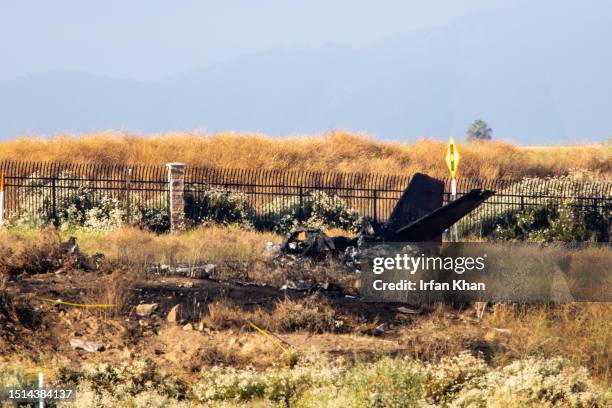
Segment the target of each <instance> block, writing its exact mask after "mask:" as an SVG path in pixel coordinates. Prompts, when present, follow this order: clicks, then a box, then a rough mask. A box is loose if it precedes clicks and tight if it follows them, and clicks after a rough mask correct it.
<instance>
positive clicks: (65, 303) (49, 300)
mask: <svg viewBox="0 0 612 408" xmlns="http://www.w3.org/2000/svg"><path fill="white" fill-rule="evenodd" d="M36 299H38V300H44V301H45V302H50V303H55V304H58V305H64V306H74V307H119V305H113V304H105V303H71V302H63V301H61V300H54V299H49V298H44V297H37V298H36Z"/></svg>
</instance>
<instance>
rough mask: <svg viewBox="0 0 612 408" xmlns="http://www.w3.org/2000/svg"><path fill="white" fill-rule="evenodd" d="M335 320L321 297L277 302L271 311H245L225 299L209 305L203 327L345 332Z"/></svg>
mask: <svg viewBox="0 0 612 408" xmlns="http://www.w3.org/2000/svg"><path fill="white" fill-rule="evenodd" d="M335 316H336V315H335V311H334V309H333V308H332V306H331V303H330V302H329V300H327V299H326V298H324V297H321V296H317V295H313V296H310V297H307V298H305V299H300V300H292V299H290V298H286V299H283V300H280V301H277V302H276V303H275V304H274V308H273V310H271V311H266V310H263V309H262V308H260V307H257V308H254V309H250V310H248V309H243V308H240V307H238V306H237V305H235V304H233V303H232V302H231V301H229V300H225V299H222V300H218V301H215V302H213V303H210V304H208V312H207V313H206V314H205V315H204V316H203V317H202V323H204V325H205V326H206V327H209V328H211V329H214V330H225V329H240V328H242V327H244V326H247V325H248V323H249V322H253V323H255V324H256V325H258V326H260V327H262V328H265V329H266V330H272V331H276V332H293V331H307V332H311V333H325V332H332V331H341V330H340V329H339V328H338V327H336V326H335V325H334V322H335V319H334V317H335ZM343 329H346V328H343Z"/></svg>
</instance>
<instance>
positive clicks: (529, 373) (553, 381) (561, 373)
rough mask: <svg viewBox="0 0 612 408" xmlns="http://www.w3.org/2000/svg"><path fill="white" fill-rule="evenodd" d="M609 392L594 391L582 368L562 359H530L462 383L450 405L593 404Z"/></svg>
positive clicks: (592, 405) (597, 403) (538, 405)
mask: <svg viewBox="0 0 612 408" xmlns="http://www.w3.org/2000/svg"><path fill="white" fill-rule="evenodd" d="M606 398H607V399H608V403H610V402H612V401H610V400H609V395H608V396H607V397H606V396H605V395H602V394H599V393H597V392H596V391H595V389H594V386H593V383H592V381H591V379H590V377H589V375H588V372H587V370H586V369H585V368H582V367H581V368H575V367H572V366H571V365H570V364H569V363H568V362H567V360H564V359H562V358H553V359H548V360H546V359H537V358H530V359H527V360H520V361H515V362H513V363H511V364H510V365H508V366H505V367H502V368H500V369H497V370H491V371H489V372H488V373H486V374H485V375H484V376H482V377H480V378H479V380H478V381H472V382H468V383H466V386H465V387H463V389H461V391H460V392H459V393H458V394H457V395H456V398H455V399H454V401H453V402H452V404H451V406H452V407H489V406H499V407H503V406H521V407H522V406H525V407H597V406H602V407H603V406H609V405H603V402H604V401H605V399H606Z"/></svg>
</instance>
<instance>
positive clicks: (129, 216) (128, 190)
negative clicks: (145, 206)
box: [125, 169, 132, 224]
mask: <svg viewBox="0 0 612 408" xmlns="http://www.w3.org/2000/svg"><path fill="white" fill-rule="evenodd" d="M131 190H132V169H128V172H127V177H126V181H125V201H126V202H125V207H126V211H127V214H126V217H127V223H128V224H131V223H132V197H131V192H132V191H131Z"/></svg>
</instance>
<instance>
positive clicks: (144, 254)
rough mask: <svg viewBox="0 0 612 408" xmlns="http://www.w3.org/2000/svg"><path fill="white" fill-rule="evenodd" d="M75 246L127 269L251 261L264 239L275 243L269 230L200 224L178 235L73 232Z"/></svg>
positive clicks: (124, 230) (138, 231)
mask: <svg viewBox="0 0 612 408" xmlns="http://www.w3.org/2000/svg"><path fill="white" fill-rule="evenodd" d="M74 235H76V237H77V243H78V244H79V247H80V248H81V249H82V250H83V251H84V252H86V253H88V254H90V255H91V254H94V253H96V252H100V253H103V254H104V255H105V256H106V257H107V258H108V259H111V260H113V261H117V262H118V263H119V264H121V265H126V266H128V268H135V269H139V267H142V266H144V265H146V264H149V263H166V264H175V263H177V262H181V263H193V264H198V263H200V262H213V263H222V262H226V261H241V262H249V261H254V260H256V259H258V258H260V257H261V253H262V251H263V249H264V247H265V245H266V242H268V241H272V242H276V243H278V242H279V241H280V239H281V236H279V235H276V234H273V233H265V232H255V231H246V230H243V229H239V228H237V227H222V226H214V225H213V226H201V227H198V228H194V229H192V230H189V231H185V232H182V233H180V234H162V235H156V234H154V233H152V232H149V231H143V230H141V229H138V228H122V229H119V230H116V231H113V232H110V233H99V234H98V233H91V232H77V233H74Z"/></svg>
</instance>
